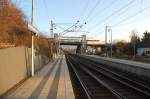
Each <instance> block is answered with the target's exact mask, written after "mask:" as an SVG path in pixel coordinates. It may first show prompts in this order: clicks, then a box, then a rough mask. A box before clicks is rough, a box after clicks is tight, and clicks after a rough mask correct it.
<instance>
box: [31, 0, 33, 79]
mask: <svg viewBox="0 0 150 99" xmlns="http://www.w3.org/2000/svg"><path fill="white" fill-rule="evenodd" d="M31 24H32V26H33V25H34V0H32V18H31ZM31 55H32V63H31V64H32V66H31V75H32V77H33V76H34V34H32V53H31Z"/></svg>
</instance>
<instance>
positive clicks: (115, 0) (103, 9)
mask: <svg viewBox="0 0 150 99" xmlns="http://www.w3.org/2000/svg"><path fill="white" fill-rule="evenodd" d="M116 2H117V0H113V1H112V2H110V3H109V4H108V5H107V6H105V7H104V8H102V9H101V10H100V11H98V13H96V14H95V15H94V16H93V17H91V18H90V19H89V20H87V21H86V22H87V23H89V22H91V21H92V20H93V19H95V17H96V16H97V15H98V14H99V13H102V12H103V11H105V10H106V9H108V8H110V7H111V6H113V5H114V4H115V3H116Z"/></svg>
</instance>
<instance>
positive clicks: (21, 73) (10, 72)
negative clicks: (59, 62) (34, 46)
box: [0, 47, 49, 95]
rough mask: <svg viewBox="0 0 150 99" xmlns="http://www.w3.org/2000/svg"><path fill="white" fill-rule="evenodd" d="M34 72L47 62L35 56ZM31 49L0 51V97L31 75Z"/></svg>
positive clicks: (40, 56)
mask: <svg viewBox="0 0 150 99" xmlns="http://www.w3.org/2000/svg"><path fill="white" fill-rule="evenodd" d="M34 60H35V70H36V71H38V70H39V69H40V68H42V66H44V64H46V63H47V62H48V61H49V60H48V58H47V57H45V56H42V55H39V53H36V55H35V59H34ZM30 70H31V49H29V48H24V47H17V48H8V49H1V50H0V95H2V94H3V93H5V92H6V91H8V90H9V89H10V88H12V87H13V86H14V85H16V84H17V83H19V82H20V81H22V80H24V79H25V78H27V77H28V76H29V75H30V74H31V73H30Z"/></svg>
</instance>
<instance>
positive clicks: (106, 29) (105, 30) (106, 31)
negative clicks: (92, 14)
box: [105, 26, 107, 57]
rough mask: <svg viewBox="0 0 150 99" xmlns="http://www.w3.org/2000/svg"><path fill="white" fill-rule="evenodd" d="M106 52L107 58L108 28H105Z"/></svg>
mask: <svg viewBox="0 0 150 99" xmlns="http://www.w3.org/2000/svg"><path fill="white" fill-rule="evenodd" d="M105 51H106V57H107V26H106V27H105Z"/></svg>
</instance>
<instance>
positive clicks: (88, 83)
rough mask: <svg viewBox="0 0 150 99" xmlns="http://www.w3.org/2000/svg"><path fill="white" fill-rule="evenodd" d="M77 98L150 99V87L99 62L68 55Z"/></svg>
mask: <svg viewBox="0 0 150 99" xmlns="http://www.w3.org/2000/svg"><path fill="white" fill-rule="evenodd" d="M66 58H67V63H68V66H69V70H70V74H71V77H72V83H73V86H74V90H75V94H76V98H77V99H150V88H149V87H148V86H146V85H143V83H140V82H137V81H133V80H132V79H128V78H127V77H125V76H124V75H121V74H118V73H116V72H114V71H111V70H109V69H107V68H104V67H103V66H100V65H99V64H97V63H95V62H93V61H90V60H86V59H84V58H82V57H78V56H76V55H66Z"/></svg>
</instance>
